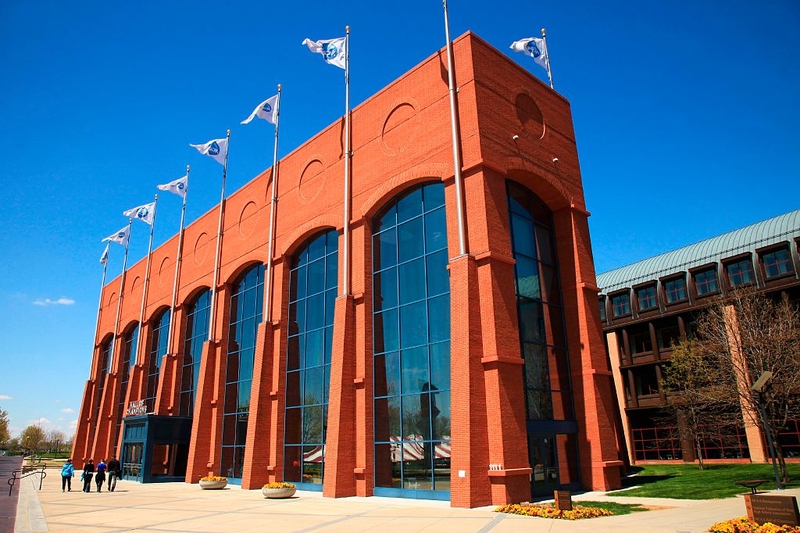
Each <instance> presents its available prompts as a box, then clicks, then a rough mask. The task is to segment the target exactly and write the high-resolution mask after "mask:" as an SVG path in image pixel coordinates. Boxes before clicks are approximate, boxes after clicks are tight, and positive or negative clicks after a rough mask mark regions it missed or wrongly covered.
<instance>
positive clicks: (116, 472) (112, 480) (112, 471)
mask: <svg viewBox="0 0 800 533" xmlns="http://www.w3.org/2000/svg"><path fill="white" fill-rule="evenodd" d="M121 475H122V468H121V467H120V464H119V461H117V457H116V456H114V455H112V456H111V460H110V461H109V462H108V490H109V492H114V489H116V488H117V479H119V478H120V476H121Z"/></svg>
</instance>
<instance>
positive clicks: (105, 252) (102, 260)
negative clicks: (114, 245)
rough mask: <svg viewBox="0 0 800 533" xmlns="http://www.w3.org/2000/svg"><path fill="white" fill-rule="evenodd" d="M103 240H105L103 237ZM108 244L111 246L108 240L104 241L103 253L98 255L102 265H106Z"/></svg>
mask: <svg viewBox="0 0 800 533" xmlns="http://www.w3.org/2000/svg"><path fill="white" fill-rule="evenodd" d="M103 240H105V239H103ZM109 246H111V243H110V242H109V243H106V249H105V250H103V254H102V255H101V256H100V264H101V265H103V266H106V263H108V248H109Z"/></svg>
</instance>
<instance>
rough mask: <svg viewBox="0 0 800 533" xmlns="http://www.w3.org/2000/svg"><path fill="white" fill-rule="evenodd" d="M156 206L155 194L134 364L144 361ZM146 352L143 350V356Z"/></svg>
mask: <svg viewBox="0 0 800 533" xmlns="http://www.w3.org/2000/svg"><path fill="white" fill-rule="evenodd" d="M157 206H158V195H157V194H156V198H155V200H153V222H152V224H150V242H149V243H148V244H147V263H145V267H144V286H143V287H142V305H141V307H140V308H139V335H138V338H137V340H136V352H137V356H136V362H137V363H139V362H140V361H144V357H141V358H140V357H139V356H138V353H141V351H142V332H143V331H144V304H145V302H146V301H147V285H148V281H150V258H151V257H152V256H153V231H154V230H155V227H156V207H157ZM146 353H147V351H146V350H145V354H146Z"/></svg>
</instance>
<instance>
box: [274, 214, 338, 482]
mask: <svg viewBox="0 0 800 533" xmlns="http://www.w3.org/2000/svg"><path fill="white" fill-rule="evenodd" d="M337 247H338V233H337V232H336V231H335V230H330V231H327V232H325V233H323V234H321V235H317V236H316V237H313V238H311V239H310V240H309V241H308V242H307V243H306V244H305V245H304V246H303V247H302V248H301V249H300V250H299V251H298V252H297V253H296V254H295V255H294V256H293V257H292V263H291V271H290V274H289V276H290V281H289V338H288V341H289V342H288V349H287V354H286V355H287V358H286V425H285V438H284V479H285V480H286V481H293V482H297V483H310V484H316V485H321V484H322V478H323V460H324V457H325V427H326V425H327V419H328V390H329V385H330V366H331V348H332V344H333V311H334V305H335V302H336V290H337V280H338V278H337V271H338V269H337V259H338V253H337ZM308 488H313V487H308Z"/></svg>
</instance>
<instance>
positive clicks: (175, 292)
mask: <svg viewBox="0 0 800 533" xmlns="http://www.w3.org/2000/svg"><path fill="white" fill-rule="evenodd" d="M190 170H191V167H190V166H189V165H186V183H187V184H188V183H189V171H190ZM187 194H189V188H188V187H187V188H186V190H184V191H183V206H182V207H181V226H180V228H181V229H180V231H179V232H178V252H177V254H176V255H175V276H174V277H173V280H172V303H171V304H170V307H169V331H168V332H167V352H168V353H173V352H172V334H173V331H174V329H175V303H176V302H177V299H178V274H179V273H180V270H181V261H182V260H183V233H184V227H183V224H184V220H186V195H187ZM174 353H177V350H175V352H174Z"/></svg>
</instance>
